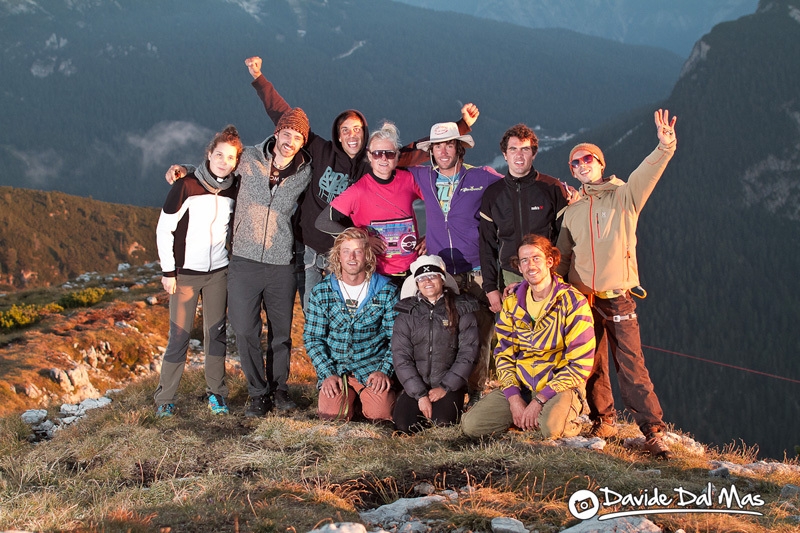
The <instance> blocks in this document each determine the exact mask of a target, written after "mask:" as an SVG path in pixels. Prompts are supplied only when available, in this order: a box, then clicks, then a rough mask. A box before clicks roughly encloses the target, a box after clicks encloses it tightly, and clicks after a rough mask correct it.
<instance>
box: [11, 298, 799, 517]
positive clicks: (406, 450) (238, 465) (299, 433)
mask: <svg viewBox="0 0 800 533" xmlns="http://www.w3.org/2000/svg"><path fill="white" fill-rule="evenodd" d="M148 290H150V291H151V292H152V287H151V288H150V289H147V288H146V286H144V285H142V286H141V287H139V288H136V289H132V290H131V293H133V292H134V291H138V292H137V294H136V295H131V293H128V298H129V300H130V301H129V302H122V301H118V302H115V303H111V304H103V305H101V306H98V307H97V308H94V309H84V310H79V311H76V312H74V313H71V314H70V315H68V316H67V317H62V318H61V319H58V320H53V321H46V322H45V323H43V324H41V325H40V326H38V327H37V328H33V329H31V330H30V331H27V332H24V333H23V334H20V336H18V337H16V338H15V339H13V340H12V341H13V342H11V343H10V344H8V345H6V346H5V347H4V348H3V357H2V358H0V376H2V379H3V380H4V381H5V382H6V384H8V383H11V384H19V383H20V382H22V381H23V380H30V381H32V382H34V383H37V384H39V386H40V387H48V386H50V385H51V384H48V383H47V379H46V378H44V377H43V376H42V375H41V372H40V369H41V368H47V367H48V366H47V365H51V366H52V365H53V361H54V359H53V357H55V355H54V354H62V355H58V357H67V358H75V357H77V354H78V353H79V351H80V350H81V349H87V348H88V347H90V346H97V345H98V343H101V342H103V341H107V342H110V343H111V344H112V346H114V347H115V349H116V350H117V351H118V353H119V354H120V357H119V358H118V359H119V360H120V361H123V360H126V358H134V359H135V358H136V357H138V355H137V354H139V353H140V352H147V351H148V350H156V349H157V346H159V345H161V346H164V345H165V343H166V338H165V337H166V335H165V333H166V330H167V327H166V320H167V315H166V306H165V305H163V304H162V305H159V306H155V307H147V308H143V307H142V306H141V305H140V304H139V303H137V302H136V300H137V299H141V298H142V297H143V296H144V295H145V294H147V291H148ZM36 297H37V298H42V296H41V295H37V296H36ZM295 316H296V317H300V318H299V319H298V320H296V323H295V324H294V326H293V329H294V331H293V338H294V345H295V348H294V349H293V359H292V367H291V374H290V385H291V391H290V392H291V395H292V397H293V398H294V400H295V401H296V402H297V403H298V404H299V405H300V406H301V409H300V410H298V411H297V412H294V413H292V414H291V415H290V416H277V415H275V414H271V415H269V416H267V417H265V418H263V419H258V420H253V419H246V418H244V417H243V416H242V413H243V410H244V404H245V401H246V399H247V389H246V386H245V383H244V380H243V378H242V376H241V373H240V372H239V371H237V370H233V367H231V368H232V372H231V376H230V380H229V387H230V391H231V392H230V396H229V403H230V405H231V409H232V415H230V416H214V415H212V414H211V413H210V412H209V411H208V409H207V408H206V406H205V403H204V401H202V400H201V397H202V396H203V391H204V389H205V382H204V377H203V373H202V371H201V370H187V372H186V373H185V374H184V378H183V380H182V383H181V387H180V389H179V392H178V394H179V403H178V414H177V416H175V417H174V418H171V419H156V418H155V416H154V410H153V402H152V393H153V390H154V389H155V386H156V382H157V381H156V380H157V378H156V377H155V376H150V377H145V378H143V379H139V380H138V381H134V382H132V383H130V384H129V385H128V386H127V387H126V388H125V390H124V392H122V393H120V394H118V395H115V396H114V402H113V403H112V404H111V405H110V406H109V407H106V408H104V409H101V410H97V411H93V412H91V413H90V415H89V417H88V419H86V420H83V421H81V422H80V423H79V424H76V425H74V426H72V427H69V428H68V429H65V430H63V431H61V432H59V433H57V435H56V437H55V438H54V439H53V440H52V441H48V442H43V443H40V444H36V445H33V444H30V443H29V442H28V440H27V439H28V436H29V435H30V429H29V428H28V427H27V426H26V425H25V424H24V423H22V422H21V421H20V419H19V417H18V416H17V415H16V414H10V415H9V416H7V417H6V418H0V529H3V528H5V529H8V528H18V529H27V530H33V531H56V530H57V531H82V532H101V531H102V532H116V531H124V532H154V531H158V532H176V531H193V532H200V533H204V532H218V531H230V532H240V531H241V532H269V531H294V532H302V531H308V530H310V529H313V528H314V527H315V526H319V525H322V524H324V523H327V522H341V521H359V520H360V518H359V515H358V512H359V511H361V510H365V509H369V508H374V507H377V506H379V505H382V504H385V503H390V502H393V501H395V500H396V499H398V498H401V497H411V496H414V495H415V491H414V487H415V486H416V485H418V484H419V483H421V482H427V483H430V484H432V485H433V486H434V487H435V488H436V490H437V491H443V490H455V491H459V494H460V496H459V498H457V499H455V500H451V501H448V502H445V503H441V504H437V505H434V506H431V507H429V508H427V509H425V510H424V511H420V512H419V513H418V515H419V516H420V517H423V518H427V519H431V520H436V522H435V523H434V525H433V530H434V531H442V532H445V531H448V532H449V531H452V530H454V529H456V528H465V529H467V530H473V531H489V530H490V529H491V526H490V523H491V520H492V518H495V517H498V516H511V517H515V518H517V519H519V520H522V521H523V522H524V523H525V525H526V527H528V528H529V529H531V530H533V529H536V530H538V531H539V532H541V533H545V532H556V531H559V530H561V529H563V528H564V527H567V526H570V525H572V524H574V523H576V522H577V521H576V520H575V519H574V518H572V516H571V515H570V514H569V512H568V508H567V502H568V499H569V497H570V495H571V494H573V493H574V492H575V491H576V490H578V489H589V490H595V491H596V490H597V489H598V488H600V487H611V488H612V489H613V490H615V491H617V492H620V493H631V494H637V493H639V492H640V491H644V490H650V491H652V490H653V489H654V488H656V487H657V488H659V490H662V491H664V492H669V491H671V490H672V489H673V488H674V487H684V488H685V489H686V490H692V491H695V492H699V491H701V490H702V489H703V488H704V487H705V486H706V485H707V483H708V482H709V480H710V478H709V476H708V470H709V468H710V466H709V460H710V459H718V460H724V461H730V462H733V463H741V464H744V463H749V462H753V461H754V460H755V458H756V457H757V449H756V448H754V447H748V446H746V445H744V444H742V443H739V444H731V445H729V446H725V447H723V448H722V449H712V450H709V451H708V453H707V454H706V455H705V456H695V455H692V454H691V453H688V451H687V450H683V449H681V448H680V447H676V448H677V449H676V452H677V458H676V459H675V460H674V461H671V462H669V463H661V462H656V461H654V460H652V459H650V458H649V457H647V456H643V455H641V454H640V453H638V452H636V451H631V450H629V449H626V448H624V447H623V446H621V444H619V443H613V442H610V443H609V444H608V445H607V447H606V449H605V450H604V451H603V452H602V453H599V452H593V451H588V450H572V449H567V448H560V447H552V446H548V445H547V444H546V443H543V442H542V441H541V440H539V439H538V438H536V437H535V436H531V435H528V434H525V433H520V432H510V433H508V434H506V435H504V436H502V437H499V438H495V439H483V440H470V439H467V438H465V437H464V436H463V435H461V434H460V432H459V431H458V429H457V428H433V429H429V430H427V431H424V432H422V433H420V434H417V435H414V436H410V437H409V436H399V435H395V434H394V433H393V432H392V431H391V430H390V429H389V428H386V427H375V426H371V425H367V424H361V423H347V424H345V423H331V422H322V421H319V420H317V419H316V416H315V415H316V411H315V405H316V399H317V391H316V387H315V383H316V375H315V374H314V370H313V367H312V366H311V363H310V361H309V360H308V357H307V356H306V354H305V351H304V349H303V348H302V342H301V340H300V334H301V332H302V318H301V317H302V313H301V312H300V310H299V307H297V308H296V313H295ZM118 320H125V321H126V322H127V323H129V324H132V325H134V329H133V330H132V329H124V330H123V331H122V332H123V333H125V335H120V332H119V331H117V330H116V328H114V323H115V322H116V321H118ZM113 335H120V336H119V337H113ZM123 337H125V338H123ZM109 339H111V340H109ZM126 339H128V340H129V342H127V343H126ZM130 339H133V340H130ZM6 340H9V339H6ZM142 346H146V347H147V348H142ZM134 364H135V363H134ZM125 366H128V363H126V364H125ZM120 368H122V366H120ZM108 374H109V375H111V376H112V377H111V378H108V379H109V382H111V381H113V379H112V378H113V372H108ZM4 394H7V393H4V392H3V390H2V388H1V387H0V400H2V403H3V404H5V405H10V406H11V408H12V409H15V410H17V411H18V410H19V409H20V407H19V406H18V405H17V404H15V403H13V402H12V401H10V400H11V398H12V396H14V397H18V396H20V395H9V396H8V397H6V396H4ZM7 400H8V401H7ZM24 407H30V406H24ZM51 411H53V413H54V412H55V407H51ZM6 412H8V411H6ZM621 435H622V436H623V437H635V436H637V435H638V433H637V429H636V428H635V426H633V425H632V424H630V423H629V422H623V423H622V424H621ZM795 462H796V461H795ZM713 482H714V484H715V485H720V486H728V485H735V486H736V488H737V489H738V490H739V491H740V492H742V493H746V492H753V493H758V494H760V495H761V496H762V497H763V499H764V500H765V502H766V504H765V505H764V507H763V508H761V509H760V510H761V511H763V512H764V514H765V516H764V517H762V518H751V517H742V516H735V515H711V514H703V515H656V516H653V517H651V519H652V520H653V521H655V522H656V523H657V524H658V525H660V526H661V527H662V528H664V529H665V531H666V530H668V531H674V530H676V529H679V528H682V529H684V530H685V531H686V532H687V533H693V532H711V531H722V532H728V533H733V532H748V533H749V532H766V531H778V532H787V533H788V532H789V531H797V528H798V524H797V522H796V521H794V519H793V516H796V515H798V514H800V511H798V510H797V508H798V507H800V502H798V501H793V502H782V501H780V499H779V494H780V490H781V487H782V486H783V485H785V484H787V483H792V484H795V485H800V476H798V475H794V474H773V475H771V476H753V477H740V478H738V479H736V480H733V479H731V480H723V479H718V478H717V479H714V480H713Z"/></svg>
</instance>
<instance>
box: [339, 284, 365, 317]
mask: <svg viewBox="0 0 800 533" xmlns="http://www.w3.org/2000/svg"><path fill="white" fill-rule="evenodd" d="M339 286H340V287H341V288H342V291H343V292H344V295H345V298H344V305H346V306H347V310H348V311H350V314H351V315H352V314H353V313H355V312H356V310H358V300H359V299H360V298H361V293H362V292H364V287H366V286H367V280H364V281H362V282H361V288H360V289H359V290H358V294H356V297H355V298H353V297H352V296H350V292H349V291H348V290H347V287H348V285H347V283H345V282H344V281H340V283H339ZM349 286H350V287H353V288H355V286H352V285H349Z"/></svg>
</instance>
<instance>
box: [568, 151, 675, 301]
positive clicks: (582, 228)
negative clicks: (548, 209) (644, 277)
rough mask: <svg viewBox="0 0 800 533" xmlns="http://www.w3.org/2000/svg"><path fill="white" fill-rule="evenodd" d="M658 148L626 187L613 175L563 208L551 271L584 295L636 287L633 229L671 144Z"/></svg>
mask: <svg viewBox="0 0 800 533" xmlns="http://www.w3.org/2000/svg"><path fill="white" fill-rule="evenodd" d="M676 144H677V143H672V144H671V145H669V146H667V145H664V144H661V143H659V145H658V147H656V149H655V150H653V152H652V153H651V154H650V155H648V156H647V158H645V160H644V161H642V164H641V165H639V167H638V168H637V169H636V170H634V171H633V173H632V174H631V176H630V178H628V182H627V183H626V182H623V181H622V180H620V179H619V178H617V177H616V176H611V177H610V178H608V179H606V180H603V182H602V183H599V184H595V185H583V187H581V190H580V194H581V198H580V199H579V200H577V201H576V202H574V203H572V204H571V205H569V206H567V207H566V208H565V209H564V211H563V213H564V221H563V223H562V225H561V233H560V234H559V236H558V249H559V251H560V252H561V263H560V264H559V265H558V267H557V269H556V272H558V273H559V274H561V275H562V276H563V277H564V278H565V279H568V280H569V282H570V283H572V284H573V285H574V286H575V287H576V288H577V289H578V290H580V291H581V292H583V293H584V294H591V293H595V292H603V291H611V290H627V289H630V288H632V287H636V286H637V285H639V266H638V264H637V262H636V225H637V223H638V221H639V213H640V212H641V210H642V207H644V204H645V202H647V199H648V198H649V197H650V194H651V193H652V192H653V189H654V188H655V186H656V184H657V183H658V180H659V178H661V175H662V174H663V173H664V169H665V168H666V167H667V163H669V160H670V159H672V155H673V154H674V153H675V145H676Z"/></svg>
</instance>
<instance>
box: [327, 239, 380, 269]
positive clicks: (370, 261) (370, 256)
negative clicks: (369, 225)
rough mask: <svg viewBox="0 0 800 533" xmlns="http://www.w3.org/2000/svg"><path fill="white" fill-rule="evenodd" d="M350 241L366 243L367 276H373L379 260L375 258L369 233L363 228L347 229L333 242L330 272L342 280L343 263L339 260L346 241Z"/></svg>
mask: <svg viewBox="0 0 800 533" xmlns="http://www.w3.org/2000/svg"><path fill="white" fill-rule="evenodd" d="M349 240H353V241H361V242H363V243H364V260H365V261H366V267H365V270H366V272H367V276H371V275H372V273H373V272H375V266H376V264H377V259H376V257H375V253H374V252H373V251H372V248H371V247H370V245H369V233H368V232H367V230H365V229H363V228H347V229H346V230H344V231H343V232H341V233H340V234H339V235H338V236H337V237H336V240H335V241H334V242H333V248H331V251H330V252H328V264H329V268H330V271H331V272H333V273H334V274H335V275H336V278H337V279H341V277H342V262H341V260H340V259H339V252H341V250H342V244H344V241H349Z"/></svg>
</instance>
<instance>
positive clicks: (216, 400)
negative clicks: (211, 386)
mask: <svg viewBox="0 0 800 533" xmlns="http://www.w3.org/2000/svg"><path fill="white" fill-rule="evenodd" d="M208 408H209V409H210V410H211V412H212V413H214V414H215V415H227V414H229V413H230V410H229V409H228V405H227V404H226V403H225V398H223V397H222V396H220V395H219V394H214V393H213V392H212V393H209V395H208Z"/></svg>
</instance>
